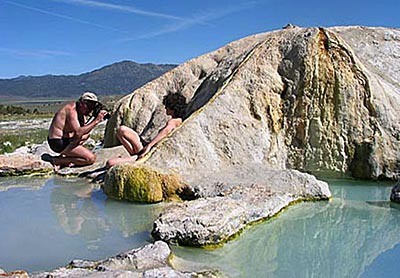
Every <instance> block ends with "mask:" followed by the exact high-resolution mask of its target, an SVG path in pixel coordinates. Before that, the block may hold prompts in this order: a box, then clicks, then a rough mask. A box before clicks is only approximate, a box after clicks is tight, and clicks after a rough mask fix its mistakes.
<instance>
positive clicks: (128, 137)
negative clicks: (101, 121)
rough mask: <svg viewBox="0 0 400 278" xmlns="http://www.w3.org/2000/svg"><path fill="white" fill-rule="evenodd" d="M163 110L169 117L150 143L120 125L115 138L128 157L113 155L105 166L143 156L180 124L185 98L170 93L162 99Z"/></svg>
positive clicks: (108, 166)
mask: <svg viewBox="0 0 400 278" xmlns="http://www.w3.org/2000/svg"><path fill="white" fill-rule="evenodd" d="M163 103H164V105H165V110H166V113H167V115H168V116H171V119H169V120H168V122H167V124H166V125H165V126H164V127H163V128H162V129H161V130H160V132H159V133H158V134H157V136H156V137H154V139H153V140H151V142H150V143H148V144H146V142H144V141H143V140H142V139H141V137H140V136H139V134H138V133H137V132H136V131H134V130H133V129H131V128H129V127H127V126H124V125H121V126H120V127H119V128H118V129H117V138H118V140H119V141H120V142H121V144H122V145H123V146H124V147H125V149H126V150H127V151H128V153H129V154H130V155H131V156H130V157H125V158H122V157H114V158H111V159H109V160H108V161H107V165H106V166H107V168H110V167H112V166H114V165H116V164H119V163H122V162H134V161H136V160H137V159H139V158H141V157H143V156H145V155H146V154H147V153H148V152H149V151H150V150H151V148H152V147H153V146H154V145H155V144H157V143H158V142H160V141H161V140H162V139H163V138H165V137H166V136H167V135H168V134H169V133H170V132H171V131H173V130H174V129H175V128H177V127H178V126H180V125H181V123H182V114H183V111H184V107H185V106H186V102H185V98H184V97H183V96H181V95H179V94H170V95H168V96H166V97H165V98H164V101H163Z"/></svg>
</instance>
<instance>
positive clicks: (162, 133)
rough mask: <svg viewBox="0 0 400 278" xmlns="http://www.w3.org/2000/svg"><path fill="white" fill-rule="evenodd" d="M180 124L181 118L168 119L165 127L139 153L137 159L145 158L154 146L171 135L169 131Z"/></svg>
mask: <svg viewBox="0 0 400 278" xmlns="http://www.w3.org/2000/svg"><path fill="white" fill-rule="evenodd" d="M181 123H182V119H181V118H175V119H170V120H169V121H168V123H167V125H166V126H165V127H164V128H163V129H162V130H161V131H160V132H159V133H158V134H157V136H156V137H154V139H153V140H151V142H150V143H149V144H148V145H146V146H145V147H144V148H143V151H141V154H140V156H139V158H141V157H143V156H145V155H146V154H147V153H148V152H149V151H150V150H151V148H152V147H153V146H154V145H155V144H157V143H158V142H160V141H161V140H162V139H164V138H165V137H166V136H167V135H168V134H169V133H171V131H173V130H174V129H175V128H177V127H178V126H180V125H181Z"/></svg>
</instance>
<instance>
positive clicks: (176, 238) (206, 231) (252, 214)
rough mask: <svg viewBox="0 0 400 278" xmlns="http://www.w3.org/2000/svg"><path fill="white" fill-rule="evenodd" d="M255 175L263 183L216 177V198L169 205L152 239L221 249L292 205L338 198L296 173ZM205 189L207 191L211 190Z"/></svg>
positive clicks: (306, 176)
mask: <svg viewBox="0 0 400 278" xmlns="http://www.w3.org/2000/svg"><path fill="white" fill-rule="evenodd" d="M236 173H238V172H236ZM252 175H253V177H254V176H257V177H258V178H259V179H258V180H257V179H256V180H255V181H254V180H252V181H251V182H249V181H247V182H246V181H245V180H242V181H240V182H239V181H238V179H237V178H238V177H237V176H236V177H232V175H229V174H228V175H227V173H224V174H221V176H218V175H215V174H214V175H212V176H213V179H214V181H213V182H211V183H214V184H208V186H209V185H211V187H210V188H217V190H214V191H208V193H207V194H208V195H209V196H210V197H203V198H199V199H197V200H193V201H187V202H182V203H173V204H171V205H170V206H168V208H167V209H165V211H164V212H163V213H161V214H160V216H159V218H158V219H157V220H156V221H155V223H154V228H153V231H152V236H153V237H154V238H155V239H160V240H163V241H166V242H170V243H178V244H181V245H188V246H205V245H218V244H221V243H224V242H226V241H227V240H229V239H230V238H232V237H234V236H235V235H237V234H239V233H240V232H241V231H242V230H243V229H244V228H245V227H246V226H248V225H250V224H252V223H256V222H258V221H261V220H265V219H268V218H270V217H273V216H274V215H276V214H278V213H279V212H280V211H281V210H282V209H284V208H285V207H287V206H289V205H290V204H292V203H295V202H300V201H305V200H328V199H330V198H331V196H332V195H331V192H330V190H329V187H328V184H327V183H325V182H323V181H319V180H317V179H316V178H315V177H314V176H311V175H308V174H304V173H300V172H299V171H296V170H268V171H265V170H264V171H262V174H260V173H258V174H257V175H254V173H252ZM202 180H203V181H205V180H207V179H204V178H203V179H202ZM232 184H236V185H233V186H232ZM203 186H205V185H203ZM201 190H203V191H205V192H207V188H205V187H203V188H202V189H199V191H201ZM211 195H214V196H211Z"/></svg>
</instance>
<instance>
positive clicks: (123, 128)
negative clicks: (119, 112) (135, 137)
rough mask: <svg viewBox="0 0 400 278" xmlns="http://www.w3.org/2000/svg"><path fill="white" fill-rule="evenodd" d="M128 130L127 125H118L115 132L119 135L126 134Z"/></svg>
mask: <svg viewBox="0 0 400 278" xmlns="http://www.w3.org/2000/svg"><path fill="white" fill-rule="evenodd" d="M128 130H129V127H127V126H124V125H121V126H120V127H118V129H117V134H118V135H120V136H123V135H124V134H126V132H127V131H128Z"/></svg>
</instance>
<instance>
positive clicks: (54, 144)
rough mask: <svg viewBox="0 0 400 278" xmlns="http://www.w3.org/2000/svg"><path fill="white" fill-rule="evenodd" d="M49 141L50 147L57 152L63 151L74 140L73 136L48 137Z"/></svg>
mask: <svg viewBox="0 0 400 278" xmlns="http://www.w3.org/2000/svg"><path fill="white" fill-rule="evenodd" d="M47 142H48V143H49V146H50V149H52V150H53V151H55V152H56V153H61V152H62V151H63V150H65V148H66V147H67V146H68V145H69V143H71V142H72V138H54V139H50V138H47Z"/></svg>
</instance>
